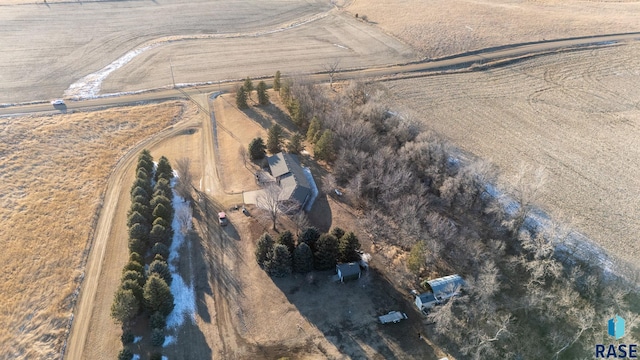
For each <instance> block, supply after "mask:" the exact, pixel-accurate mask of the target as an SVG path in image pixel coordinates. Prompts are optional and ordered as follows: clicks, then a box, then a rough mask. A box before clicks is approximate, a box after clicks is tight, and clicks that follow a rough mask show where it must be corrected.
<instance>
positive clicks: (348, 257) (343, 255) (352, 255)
mask: <svg viewBox="0 0 640 360" xmlns="http://www.w3.org/2000/svg"><path fill="white" fill-rule="evenodd" d="M359 249H360V241H358V238H357V237H356V235H355V234H354V233H353V232H349V233H347V234H345V235H343V236H342V237H341V238H340V245H339V252H340V256H339V258H340V261H342V262H352V261H358V260H360V254H358V251H357V250H359Z"/></svg>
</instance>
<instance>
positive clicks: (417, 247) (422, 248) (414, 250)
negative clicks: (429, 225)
mask: <svg viewBox="0 0 640 360" xmlns="http://www.w3.org/2000/svg"><path fill="white" fill-rule="evenodd" d="M426 250H427V246H426V244H425V242H424V240H421V241H418V242H417V243H415V244H414V245H413V246H412V247H411V252H409V257H408V258H407V269H409V271H411V272H412V273H414V274H416V275H418V274H419V273H420V268H421V267H422V266H423V265H424V264H425V257H424V255H425V253H426Z"/></svg>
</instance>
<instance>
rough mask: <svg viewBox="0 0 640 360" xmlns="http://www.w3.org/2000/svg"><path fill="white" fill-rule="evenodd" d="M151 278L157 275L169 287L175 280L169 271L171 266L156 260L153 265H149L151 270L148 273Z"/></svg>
mask: <svg viewBox="0 0 640 360" xmlns="http://www.w3.org/2000/svg"><path fill="white" fill-rule="evenodd" d="M147 274H148V276H149V277H151V276H152V275H153V274H157V275H158V276H160V277H161V278H162V280H164V282H166V283H167V285H169V286H171V281H172V280H173V278H172V276H171V270H169V264H167V262H166V261H164V260H154V261H153V262H152V263H151V264H149V269H148V271H147Z"/></svg>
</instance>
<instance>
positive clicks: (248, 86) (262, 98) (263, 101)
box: [236, 76, 269, 109]
mask: <svg viewBox="0 0 640 360" xmlns="http://www.w3.org/2000/svg"><path fill="white" fill-rule="evenodd" d="M253 90H256V93H257V95H258V103H259V104H260V105H268V104H269V94H268V93H267V84H266V83H265V82H264V81H260V82H259V83H258V85H257V86H256V87H254V86H253V81H251V78H250V77H248V76H247V78H246V79H245V80H244V84H242V86H240V87H238V88H237V89H236V106H237V107H238V108H239V109H246V108H248V107H249V104H247V100H249V99H251V93H252V92H253Z"/></svg>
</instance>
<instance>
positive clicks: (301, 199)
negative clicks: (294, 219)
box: [267, 152, 315, 208]
mask: <svg viewBox="0 0 640 360" xmlns="http://www.w3.org/2000/svg"><path fill="white" fill-rule="evenodd" d="M267 161H268V162H269V170H270V171H271V175H272V176H273V177H274V178H275V179H276V182H277V183H278V185H280V187H281V188H282V192H281V193H280V201H295V202H297V203H298V204H300V208H305V205H309V202H310V201H311V199H312V197H313V191H312V189H313V188H314V186H312V185H311V184H310V182H309V180H308V176H307V175H306V174H305V172H304V170H303V169H302V166H300V163H299V162H298V160H297V159H296V158H295V156H294V155H291V154H287V153H282V152H280V153H277V154H275V155H273V156H269V157H268V158H267ZM311 181H313V178H311ZM314 185H315V184H314Z"/></svg>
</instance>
